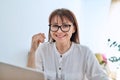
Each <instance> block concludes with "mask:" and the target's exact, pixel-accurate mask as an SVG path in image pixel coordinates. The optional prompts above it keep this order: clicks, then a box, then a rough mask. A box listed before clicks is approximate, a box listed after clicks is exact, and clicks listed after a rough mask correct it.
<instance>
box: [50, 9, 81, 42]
mask: <svg viewBox="0 0 120 80" xmlns="http://www.w3.org/2000/svg"><path fill="white" fill-rule="evenodd" d="M55 16H59V17H60V18H61V20H63V19H64V18H65V17H66V18H67V19H68V20H69V21H71V22H72V23H73V25H74V27H75V32H74V33H73V34H72V37H71V39H70V40H71V41H73V42H75V43H80V42H79V29H78V23H77V20H76V17H75V15H74V14H73V12H71V11H70V10H68V9H65V8H61V9H56V10H54V11H53V12H52V13H51V14H50V16H49V24H51V20H52V18H53V17H55ZM48 41H49V42H55V40H54V39H53V38H52V37H51V35H50V29H49V35H48Z"/></svg>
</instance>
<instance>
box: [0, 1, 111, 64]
mask: <svg viewBox="0 0 120 80" xmlns="http://www.w3.org/2000/svg"><path fill="white" fill-rule="evenodd" d="M110 2H111V0H52V1H50V0H0V61H4V62H8V63H11V64H15V65H20V66H25V65H26V60H27V54H28V51H29V48H30V43H31V37H32V35H33V34H36V33H38V32H45V34H46V37H47V31H48V16H49V14H50V12H51V11H53V10H54V9H56V8H62V7H65V8H68V9H71V10H72V11H73V12H74V13H75V15H76V17H77V19H78V23H79V26H80V40H81V44H84V45H87V46H88V47H90V48H91V49H92V51H93V52H100V51H101V52H104V50H103V47H104V41H105V40H106V38H105V37H104V36H103V35H104V32H102V31H103V29H104V27H103V25H104V23H105V21H106V18H107V15H108V12H109V6H110ZM46 41H47V40H46Z"/></svg>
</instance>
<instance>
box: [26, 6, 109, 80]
mask: <svg viewBox="0 0 120 80" xmlns="http://www.w3.org/2000/svg"><path fill="white" fill-rule="evenodd" d="M78 32H79V29H78V23H77V20H76V17H75V15H74V14H73V13H72V12H71V11H70V10H68V9H64V8H62V9H56V10H55V11H53V12H52V13H51V15H50V17H49V40H48V42H44V39H45V35H44V33H39V34H36V35H34V36H33V37H32V45H31V49H30V53H29V57H28V65H27V66H28V67H32V68H35V69H37V70H40V71H44V72H45V73H46V75H47V78H48V79H49V80H85V77H87V78H88V80H108V78H107V76H106V74H105V73H104V72H103V70H102V69H101V67H100V65H99V63H98V61H97V59H96V58H95V56H94V54H92V52H91V51H90V50H89V48H87V47H85V46H83V45H80V42H79V35H78V34H79V33H78ZM43 42H44V43H43ZM40 43H42V44H40ZM39 44H40V45H39Z"/></svg>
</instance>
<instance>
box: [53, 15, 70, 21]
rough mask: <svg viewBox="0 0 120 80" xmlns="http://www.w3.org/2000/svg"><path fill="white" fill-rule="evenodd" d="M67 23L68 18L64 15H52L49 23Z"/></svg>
mask: <svg viewBox="0 0 120 80" xmlns="http://www.w3.org/2000/svg"><path fill="white" fill-rule="evenodd" d="M60 22H61V23H68V22H70V20H69V19H68V18H67V17H65V16H58V15H57V16H54V17H52V19H51V23H60Z"/></svg>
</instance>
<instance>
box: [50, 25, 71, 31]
mask: <svg viewBox="0 0 120 80" xmlns="http://www.w3.org/2000/svg"><path fill="white" fill-rule="evenodd" d="M51 25H52V24H49V25H48V26H49V30H50V31H52V32H57V31H58V30H59V28H60V30H61V31H62V32H68V31H70V27H71V26H72V24H62V25H61V26H59V25H57V24H55V25H57V29H56V31H53V30H52V29H51ZM63 25H68V27H69V29H68V30H67V31H64V30H63V29H62V26H63Z"/></svg>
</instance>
